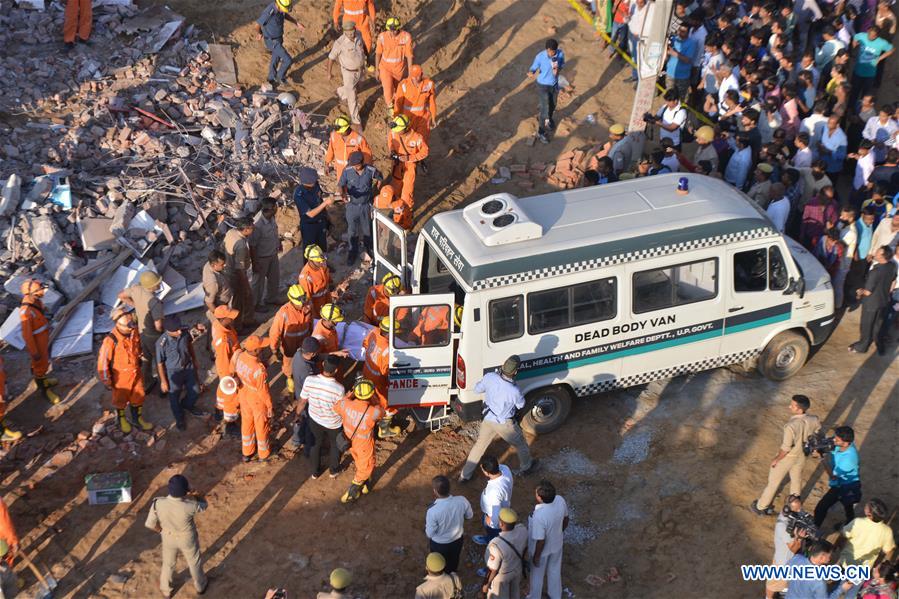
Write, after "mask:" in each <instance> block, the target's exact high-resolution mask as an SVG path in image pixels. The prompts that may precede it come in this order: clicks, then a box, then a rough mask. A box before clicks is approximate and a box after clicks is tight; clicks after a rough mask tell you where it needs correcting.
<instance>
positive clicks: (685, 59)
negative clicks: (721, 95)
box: [665, 24, 697, 100]
mask: <svg viewBox="0 0 899 599" xmlns="http://www.w3.org/2000/svg"><path fill="white" fill-rule="evenodd" d="M696 51H697V47H696V41H695V40H692V39H690V28H689V27H687V26H686V25H684V24H681V25H680V26H679V27H678V28H677V35H673V36H671V37H670V38H669V39H668V65H667V67H666V68H665V74H666V75H667V77H668V88H669V89H672V88H673V89H675V90H676V91H677V95H678V98H679V99H681V100H683V99H685V98H686V97H687V92H688V91H689V90H690V72H691V69H692V67H693V59H694V58H696Z"/></svg>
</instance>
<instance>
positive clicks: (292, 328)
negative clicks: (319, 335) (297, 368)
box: [268, 302, 312, 377]
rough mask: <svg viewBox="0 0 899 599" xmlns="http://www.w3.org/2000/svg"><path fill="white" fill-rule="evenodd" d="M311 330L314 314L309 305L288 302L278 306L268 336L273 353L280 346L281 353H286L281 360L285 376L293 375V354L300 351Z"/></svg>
mask: <svg viewBox="0 0 899 599" xmlns="http://www.w3.org/2000/svg"><path fill="white" fill-rule="evenodd" d="M307 305H308V304H307ZM311 331H312V314H311V311H310V310H309V308H308V307H306V306H304V307H302V308H299V307H297V306H294V305H293V304H292V303H290V302H287V303H286V304H284V305H283V306H281V307H280V308H278V312H277V313H275V319H274V320H273V321H272V328H271V330H269V333H268V338H269V344H270V345H269V346H270V347H271V350H272V353H273V354H274V353H276V352H277V351H278V348H279V347H280V348H281V353H282V354H284V359H283V360H282V361H281V372H282V373H283V374H284V376H286V377H291V376H293V371H292V370H291V365H292V363H293V356H294V354H296V353H297V351H299V349H300V347H301V346H302V345H303V341H304V340H305V339H306V337H308V336H309V333H310V332H311Z"/></svg>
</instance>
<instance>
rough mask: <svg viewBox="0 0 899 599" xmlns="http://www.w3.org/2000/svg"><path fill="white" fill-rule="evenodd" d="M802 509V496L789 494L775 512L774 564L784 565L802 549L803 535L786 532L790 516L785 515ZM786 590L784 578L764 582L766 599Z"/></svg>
mask: <svg viewBox="0 0 899 599" xmlns="http://www.w3.org/2000/svg"><path fill="white" fill-rule="evenodd" d="M800 511H802V498H801V497H800V496H799V495H789V496H788V497H787V500H786V501H785V502H784V507H783V509H782V510H781V511H780V513H779V514H777V520H776V521H775V522H774V557H773V558H772V560H771V564H772V565H774V566H786V565H787V563H789V561H790V560H791V559H792V558H793V556H794V555H796V554H797V553H799V552H800V551H801V550H802V542H803V537H801V536H799V535H800V531H797V530H795V529H794V530H793V534H792V535H791V534H790V533H789V532H787V528H788V524H789V523H790V518H788V517H787V516H788V515H790V514H791V513H793V514H795V513H798V512H800ZM786 590H787V581H786V580H777V579H769V580H768V581H766V582H765V597H766V599H774V597H775V596H776V594H777V593H783V592H784V591H786Z"/></svg>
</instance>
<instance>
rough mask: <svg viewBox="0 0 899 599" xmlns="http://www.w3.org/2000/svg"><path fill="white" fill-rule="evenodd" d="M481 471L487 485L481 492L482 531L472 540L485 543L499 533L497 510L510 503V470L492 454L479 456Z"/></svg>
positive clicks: (480, 543) (511, 485) (481, 543)
mask: <svg viewBox="0 0 899 599" xmlns="http://www.w3.org/2000/svg"><path fill="white" fill-rule="evenodd" d="M481 472H483V473H484V476H486V477H487V486H485V487H484V491H483V492H482V493H481V513H482V514H484V533H485V534H482V535H476V536H475V537H474V538H473V539H472V540H473V541H474V542H475V543H477V544H478V545H486V544H487V543H489V542H490V541H491V540H492V539H493V538H494V537H496V536H497V535H498V534H499V511H500V510H501V509H503V508H504V507H509V505H510V504H511V503H512V487H513V486H514V482H513V481H512V470H510V469H509V467H508V466H506V465H505V464H500V463H499V460H497V459H496V457H494V456H492V455H486V456H484V457H483V458H481Z"/></svg>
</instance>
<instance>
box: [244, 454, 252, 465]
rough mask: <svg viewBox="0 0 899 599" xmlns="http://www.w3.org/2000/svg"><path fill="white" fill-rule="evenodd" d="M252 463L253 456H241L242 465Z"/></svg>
mask: <svg viewBox="0 0 899 599" xmlns="http://www.w3.org/2000/svg"><path fill="white" fill-rule="evenodd" d="M252 461H253V456H251V455H245V456H243V463H244V464H248V463H250V462H252Z"/></svg>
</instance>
